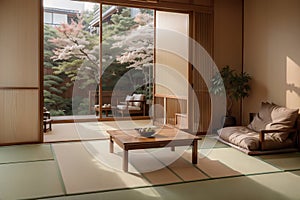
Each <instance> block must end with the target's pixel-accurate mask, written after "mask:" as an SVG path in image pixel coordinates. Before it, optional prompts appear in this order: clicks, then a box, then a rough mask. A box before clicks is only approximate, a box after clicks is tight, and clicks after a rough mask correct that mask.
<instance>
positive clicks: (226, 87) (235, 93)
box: [210, 66, 252, 127]
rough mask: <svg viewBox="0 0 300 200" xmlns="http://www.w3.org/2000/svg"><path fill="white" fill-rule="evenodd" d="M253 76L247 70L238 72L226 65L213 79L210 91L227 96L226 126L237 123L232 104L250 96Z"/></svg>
mask: <svg viewBox="0 0 300 200" xmlns="http://www.w3.org/2000/svg"><path fill="white" fill-rule="evenodd" d="M251 79H252V78H251V76H250V75H249V74H248V73H246V72H241V73H238V72H236V70H234V69H231V68H230V67H229V66H225V67H223V68H222V69H221V70H220V73H218V74H216V75H215V76H214V77H213V78H212V80H211V87H210V93H212V94H214V95H225V94H226V98H227V110H226V111H227V112H226V116H225V119H224V127H225V126H233V125H236V119H235V117H233V116H232V115H231V114H232V105H233V102H234V101H236V102H237V101H238V100H240V99H243V98H245V97H248V96H249V92H250V89H251V88H250V85H249V81H250V80H251Z"/></svg>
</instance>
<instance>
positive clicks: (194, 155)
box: [192, 140, 198, 164]
mask: <svg viewBox="0 0 300 200" xmlns="http://www.w3.org/2000/svg"><path fill="white" fill-rule="evenodd" d="M197 162H198V141H197V140H194V141H193V150H192V163H193V164H197Z"/></svg>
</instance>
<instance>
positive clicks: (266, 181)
mask: <svg viewBox="0 0 300 200" xmlns="http://www.w3.org/2000/svg"><path fill="white" fill-rule="evenodd" d="M299 179H300V177H299V176H295V175H293V174H291V173H273V174H265V175H256V176H242V177H233V178H226V179H214V180H208V181H199V182H190V183H184V184H173V185H167V186H159V187H151V188H139V189H131V190H120V191H111V192H105V193H95V194H85V195H79V196H70V197H60V198H55V199H63V200H65V199H66V200H91V199H107V200H113V199H130V200H141V199H143V200H182V199H189V200H198V199H205V200H215V199H224V200H241V199H243V200H253V199H263V200H285V199H295V200H296V199H299V196H300V190H297V189H295V188H296V187H298V183H299V181H300V180H299ZM281 180H282V181H281Z"/></svg>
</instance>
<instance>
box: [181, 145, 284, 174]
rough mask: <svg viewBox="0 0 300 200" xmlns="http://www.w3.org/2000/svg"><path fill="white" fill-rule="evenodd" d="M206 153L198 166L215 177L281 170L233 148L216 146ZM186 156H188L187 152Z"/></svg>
mask: <svg viewBox="0 0 300 200" xmlns="http://www.w3.org/2000/svg"><path fill="white" fill-rule="evenodd" d="M200 152H201V151H200ZM206 153H207V154H205V155H204V156H203V157H201V155H200V158H199V161H198V164H197V167H198V168H199V169H201V170H202V171H203V172H205V173H206V174H208V175H209V176H210V177H214V178H216V177H226V176H237V175H249V174H259V173H269V172H279V171H281V170H280V169H278V168H276V167H273V166H272V165H270V164H268V163H266V162H264V161H261V160H259V159H256V158H255V157H252V156H249V155H246V154H244V153H242V152H240V151H238V150H235V149H232V148H216V149H211V150H210V151H209V152H206ZM184 157H185V158H187V157H188V156H187V154H185V155H184ZM187 159H190V158H187Z"/></svg>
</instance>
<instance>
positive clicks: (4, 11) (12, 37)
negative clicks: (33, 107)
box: [0, 0, 40, 87]
mask: <svg viewBox="0 0 300 200" xmlns="http://www.w3.org/2000/svg"><path fill="white" fill-rule="evenodd" d="M39 5H40V1H37V0H22V1H19V0H1V5H0V27H1V34H0V44H1V46H0V86H1V87H38V86H39V70H38V68H37V67H38V66H39V25H40V17H39V15H40V13H39V10H40V7H39Z"/></svg>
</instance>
